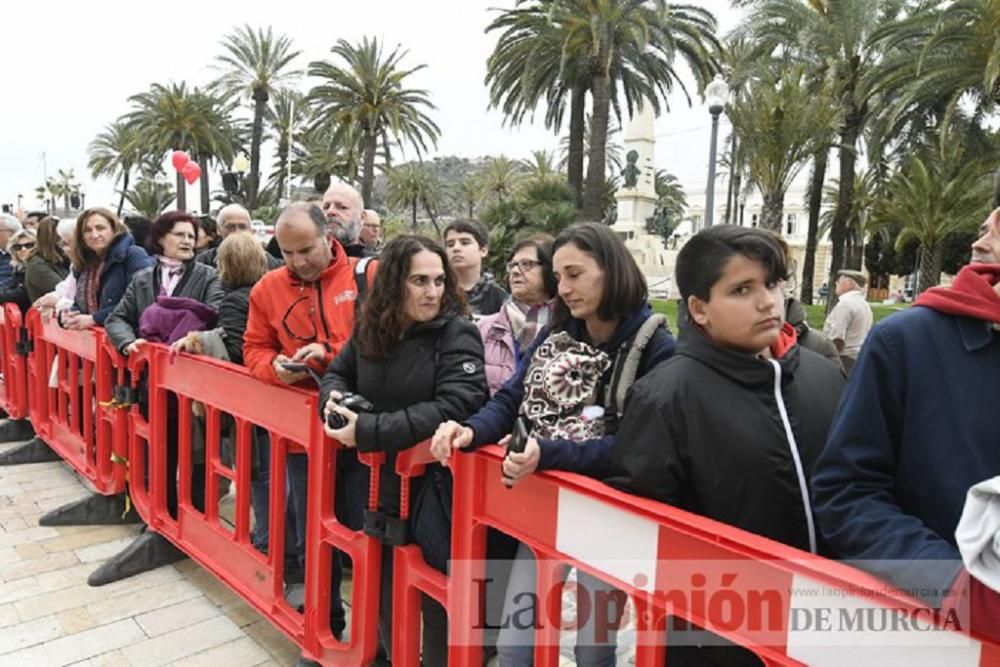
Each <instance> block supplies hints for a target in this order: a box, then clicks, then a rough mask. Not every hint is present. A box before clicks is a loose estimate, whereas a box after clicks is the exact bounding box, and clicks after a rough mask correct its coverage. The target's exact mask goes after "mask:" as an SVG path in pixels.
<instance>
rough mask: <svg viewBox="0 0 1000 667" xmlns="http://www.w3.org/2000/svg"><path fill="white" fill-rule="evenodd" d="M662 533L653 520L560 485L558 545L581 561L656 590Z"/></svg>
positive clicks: (638, 585) (557, 525) (557, 519)
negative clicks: (660, 536) (657, 563)
mask: <svg viewBox="0 0 1000 667" xmlns="http://www.w3.org/2000/svg"><path fill="white" fill-rule="evenodd" d="M659 535H660V528H659V526H658V525H657V524H656V523H655V522H653V521H649V520H647V519H643V518H641V517H639V516H637V515H635V514H632V513H631V512H625V511H622V510H619V509H616V508H614V507H611V506H609V505H607V504H605V503H603V502H601V501H599V500H593V499H591V498H588V497H586V496H584V495H582V494H580V493H577V492H575V491H570V490H567V489H563V488H560V489H559V508H558V512H557V518H556V549H558V550H559V551H560V552H562V553H564V554H566V555H568V556H572V557H573V558H575V559H576V560H578V561H580V562H581V563H586V564H588V565H590V566H592V567H594V568H597V569H598V570H599V571H601V572H606V573H608V574H610V575H612V576H614V577H617V578H619V579H620V580H622V581H625V582H629V583H632V584H634V585H635V586H636V587H637V588H642V589H644V590H647V591H650V592H652V591H653V590H654V589H655V587H656V559H657V555H658V553H659V549H658V547H659Z"/></svg>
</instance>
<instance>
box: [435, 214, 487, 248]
mask: <svg viewBox="0 0 1000 667" xmlns="http://www.w3.org/2000/svg"><path fill="white" fill-rule="evenodd" d="M448 232H455V233H457V234H472V237H473V238H474V239H476V243H478V244H479V247H480V248H487V247H489V245H490V232H489V230H488V229H486V225H484V224H483V223H481V222H479V221H478V220H473V219H471V218H459V219H458V220H453V221H452V222H451V223H449V224H448V226H447V227H445V228H444V234H442V235H441V238H443V239H444V240H446V241H447V240H448Z"/></svg>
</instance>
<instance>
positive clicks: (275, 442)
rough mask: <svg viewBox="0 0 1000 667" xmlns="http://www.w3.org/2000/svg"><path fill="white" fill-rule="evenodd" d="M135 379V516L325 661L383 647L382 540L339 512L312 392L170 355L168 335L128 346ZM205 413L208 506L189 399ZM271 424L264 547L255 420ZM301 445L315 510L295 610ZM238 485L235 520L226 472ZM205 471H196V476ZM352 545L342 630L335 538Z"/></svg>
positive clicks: (348, 659) (370, 654)
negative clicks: (290, 573) (257, 537)
mask: <svg viewBox="0 0 1000 667" xmlns="http://www.w3.org/2000/svg"><path fill="white" fill-rule="evenodd" d="M131 357H132V358H130V360H129V366H130V369H131V370H132V371H133V378H134V381H135V382H137V379H136V378H138V377H139V376H140V375H141V374H145V377H146V379H147V386H148V405H149V408H148V410H149V412H148V415H147V416H145V417H144V416H143V415H142V412H141V411H140V410H139V408H138V406H134V407H133V408H132V411H131V413H130V432H131V439H130V461H131V463H132V466H131V489H132V490H133V493H132V497H133V501H134V503H135V505H136V508H137V510H138V511H139V514H140V516H142V517H143V519H145V520H146V522H147V523H148V524H149V525H150V527H151V528H153V529H154V530H156V531H157V532H159V533H161V534H163V535H164V536H166V537H167V538H168V539H170V540H171V541H172V542H174V543H175V544H176V545H177V546H178V547H179V548H181V549H182V550H183V551H185V552H186V553H187V554H188V555H190V556H191V557H192V558H194V559H195V560H196V561H198V562H199V563H200V564H201V565H202V566H203V567H205V568H206V569H208V570H209V571H211V572H212V573H213V574H214V575H215V576H216V577H218V578H219V579H220V580H222V581H223V582H225V583H226V584H227V585H228V586H229V587H230V588H231V589H233V590H234V591H235V592H236V593H238V594H239V595H240V596H241V597H243V599H245V600H246V601H247V602H248V603H250V604H251V605H253V606H254V607H255V608H256V609H257V610H258V611H260V612H261V613H262V614H263V615H264V616H265V617H267V618H268V619H269V620H270V621H271V622H272V623H273V624H274V625H275V626H276V627H278V628H279V629H281V630H282V631H283V632H285V634H287V635H288V636H289V637H290V638H291V639H292V640H293V641H295V642H296V643H298V644H299V645H300V646H301V647H302V648H303V650H304V652H305V653H306V654H307V655H310V656H311V657H313V658H314V659H317V660H320V661H321V662H323V663H324V664H344V665H349V664H350V665H353V664H365V663H367V662H370V661H371V660H372V659H373V658H374V656H375V652H376V649H377V619H378V591H379V589H378V582H379V565H380V545H379V543H378V542H377V541H376V540H374V539H373V538H370V537H368V536H366V535H363V534H361V533H357V532H354V531H350V530H348V529H347V528H345V527H344V526H342V525H340V524H339V523H338V522H337V521H336V519H335V518H334V516H333V502H332V500H333V497H334V493H333V492H334V485H335V483H336V478H335V470H336V467H335V460H336V457H335V453H336V445H335V444H334V443H331V442H327V441H326V440H325V438H324V435H323V432H322V427H321V425H320V422H319V419H318V417H317V411H316V410H317V408H316V405H317V396H316V393H315V392H305V391H302V390H299V389H295V388H291V387H278V386H273V385H268V384H265V383H263V382H260V381H259V380H257V379H255V378H253V377H252V376H250V375H249V373H248V372H247V371H246V370H245V369H243V368H241V367H238V366H234V365H232V364H229V363H226V362H221V361H217V360H214V359H209V358H206V357H196V356H191V355H187V354H181V355H179V356H173V355H171V354H170V352H169V350H168V349H167V348H166V347H164V346H161V345H154V344H147V345H145V346H143V348H142V349H141V351H140V352H138V353H135V354H133V355H131ZM196 404H201V406H203V410H202V408H197V409H198V410H199V412H202V411H203V413H204V424H205V428H204V432H205V434H206V436H207V437H206V438H205V447H204V460H205V469H206V471H207V473H206V474H207V480H205V488H206V492H205V510H204V511H201V510H199V509H198V508H196V507H195V505H194V503H193V502H192V474H193V471H194V462H195V455H194V453H193V438H192V425H193V424H194V423H195V421H196V420H197V419H200V417H197V416H195V415H193V414H192V407H194V406H195V405H196ZM172 419H173V420H176V424H177V433H178V437H177V442H176V445H175V446H176V447H177V448H178V449H177V453H178V473H177V483H178V507H177V511H176V516H172V515H171V512H170V511H169V510H168V507H167V490H166V489H167V483H168V482H173V480H167V479H166V474H165V471H166V467H167V450H168V447H169V446H171V445H170V444H169V443H168V437H167V433H168V429H167V426H168V422H169V421H170V420H172ZM223 421H226V422H230V421H231V423H232V429H233V432H234V433H235V467H234V468H233V467H230V466H229V465H227V464H225V463H224V462H223V460H222V453H221V441H222V438H221V436H220V432H221V430H222V429H221V425H222V423H223ZM255 428H259V429H263V430H266V431H267V432H268V433H269V435H270V450H271V458H270V466H271V468H270V479H271V482H270V498H269V506H270V529H269V535H270V541H269V542H270V543H269V548H268V553H267V554H264V553H261V552H259V551H258V550H257V549H255V548H254V546H253V545H252V543H251V542H250V482H251V455H252V451H251V449H252V446H253V443H252V440H253V437H252V432H253V430H254V429H255ZM289 451H292V452H293V453H305V455H306V456H307V457H308V461H309V463H308V465H309V516H308V519H307V521H308V528H307V542H306V573H305V611H304V613H299V612H298V611H297V610H295V609H293V608H292V607H291V606H290V605H289V604H288V603H287V602H286V600H285V598H284V595H283V580H284V578H283V570H284V563H283V554H284V551H285V550H284V539H285V497H286V488H285V469H286V457H287V455H288V453H289ZM221 478H226V479H229V480H231V481H232V483H233V484H234V485H235V490H236V506H235V529H230V528H229V527H228V526H227V525H225V524H224V523H223V522H222V521H220V517H219V511H218V505H219V481H220V479H221ZM196 483H198V482H196ZM334 548H336V549H338V550H340V551H343V552H345V553H346V554H347V555H348V556H349V557H350V558H351V559H352V561H353V564H354V570H353V571H354V581H353V589H352V602H353V604H352V619H351V625H350V634H349V639H348V641H346V642H340V641H337V640H336V639H335V638H334V637H333V635H332V633H331V631H330V628H329V621H328V619H329V615H330V613H329V610H330V577H331V558H332V554H333V552H332V550H333V549H334Z"/></svg>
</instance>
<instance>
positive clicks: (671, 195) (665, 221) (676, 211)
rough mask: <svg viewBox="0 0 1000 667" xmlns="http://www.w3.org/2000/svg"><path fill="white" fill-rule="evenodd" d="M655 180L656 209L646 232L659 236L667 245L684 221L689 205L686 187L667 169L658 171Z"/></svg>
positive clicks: (647, 221) (649, 219) (648, 222)
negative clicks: (675, 230)
mask: <svg viewBox="0 0 1000 667" xmlns="http://www.w3.org/2000/svg"><path fill="white" fill-rule="evenodd" d="M654 178H655V186H654V187H655V189H656V197H657V201H656V209H655V210H654V211H653V217H651V218H648V219H647V220H646V231H648V232H649V233H650V234H654V235H656V236H659V237H660V238H661V239H663V241H664V243H666V242H668V241H669V240H670V237H671V236H672V235H673V233H674V229H676V228H677V225H678V224H679V223H680V222H681V220H683V219H684V211H685V209H687V205H688V204H687V195H685V194H684V186H682V185H681V184H680V182H679V181H678V180H677V177H676V176H674V175H673V174H671V173H669V172H668V171H666V170H665V169H657V170H656V173H655V174H654Z"/></svg>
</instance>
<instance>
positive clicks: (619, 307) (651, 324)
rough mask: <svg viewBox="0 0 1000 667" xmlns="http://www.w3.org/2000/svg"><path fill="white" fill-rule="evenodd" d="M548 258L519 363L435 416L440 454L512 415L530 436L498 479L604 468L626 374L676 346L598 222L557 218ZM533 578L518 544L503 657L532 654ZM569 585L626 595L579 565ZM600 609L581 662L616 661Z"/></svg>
mask: <svg viewBox="0 0 1000 667" xmlns="http://www.w3.org/2000/svg"><path fill="white" fill-rule="evenodd" d="M552 265H553V272H554V273H555V275H556V277H557V280H558V293H559V299H558V300H557V301H556V304H555V308H554V310H553V314H552V318H551V322H550V323H549V325H548V326H547V327H545V329H544V330H543V331H542V332H541V333H540V334H539V335H538V337H537V338H536V339H535V342H534V343H532V345H531V346H530V347H529V348H528V349H527V350H525V352H524V363H521V364H519V365H518V367H517V370H516V371H515V373H514V375H513V376H512V377H511V379H510V381H508V382H507V383H506V384H505V385H503V387H502V388H501V389H500V390H499V391H498V392H497V393H496V395H494V396H493V398H492V399H491V400H490V402H489V403H487V404H486V405H485V406H484V407H483V409H482V410H480V411H479V412H478V413H476V414H475V415H473V416H472V417H471V418H469V419H468V420H467V421H466V422H465V424H458V423H456V422H446V423H444V424H442V425H441V426H440V427H439V428H438V430H437V432H436V433H435V435H434V439H433V442H432V446H431V450H432V452H433V453H434V455H435V456H436V457H437V458H438V459H439V460H441V461H447V460H448V458H449V457H450V456H451V455H452V453H453V452H454V450H456V449H463V448H467V447H472V446H476V445H480V444H486V443H492V442H498V443H499V444H500V445H505V444H508V443H509V442H510V434H511V433H512V432H514V429H515V425H516V424H518V423H520V425H521V426H523V427H524V430H525V431H527V437H526V438H525V442H524V448H523V451H521V452H508V454H507V458H506V459H505V460H504V463H503V475H504V479H503V483H504V484H505V485H506V486H513V485H514V484H516V483H517V482H518V481H519V480H521V479H523V478H524V477H525V476H527V475H530V474H531V473H533V472H534V471H536V470H566V471H569V472H576V473H580V474H583V475H587V476H588V477H594V478H597V479H602V478H603V477H604V476H606V475H607V474H608V472H609V471H610V470H611V466H612V463H613V449H614V445H615V431H616V430H617V424H618V421H619V419H620V417H621V414H622V412H623V411H624V408H625V405H624V396H625V394H626V391H627V388H628V387H627V385H628V384H629V383H630V382H631V381H634V379H636V378H637V377H642V376H643V375H645V374H646V373H648V372H649V371H650V370H652V369H653V368H654V367H656V365H657V364H659V363H660V362H662V361H664V360H666V359H667V358H669V357H670V355H671V354H673V351H674V339H673V337H672V336H671V335H670V333H669V331H668V330H667V329H666V328H665V327H663V326H662V323H663V321H662V319H660V318H659V317H658V316H655V315H653V313H652V309H651V308H650V306H649V303H648V302H647V289H646V280H645V278H644V276H643V275H642V272H641V271H640V270H639V267H638V265H636V263H635V260H634V259H633V258H632V255H631V254H630V253H629V251H628V250H627V249H626V248H625V244H624V243H623V242H622V240H621V239H620V238H618V236H616V235H615V234H614V233H613V232H611V231H610V230H609V229H608V227H607V226H606V225H603V224H599V223H592V222H585V223H580V224H576V225H573V226H571V227H569V228H567V229H565V230H564V231H563V232H562V233H560V234H559V236H558V237H557V238H556V240H555V243H554V244H553V254H552ZM626 369H631V371H627V370H626ZM627 375H630V377H629V378H628V380H621V379H620V378H623V377H625V376H627ZM613 378H614V379H613ZM535 580H536V568H535V562H534V557H533V555H532V551H531V549H530V548H528V547H526V546H524V545H521V546H520V548H519V549H518V552H517V558H516V560H515V562H514V566H513V571H512V573H511V576H510V583H509V584H508V586H507V595H506V600H505V602H504V611H503V623H502V624H501V629H500V639H499V642H498V646H497V648H498V650H499V654H500V665H501V666H504V667H506V666H513V665H518V666H521V665H531V664H533V656H534V647H533V644H534V639H535V636H534V635H535V623H534V619H535V618H538V619H539V620H541V618H542V616H541V615H539V613H538V612H539V610H538V609H535V608H534V607H533V600H534V599H535V588H536V585H535ZM577 584H578V585H579V586H580V587H582V588H584V589H586V590H587V591H588V593H589V594H590V596H591V599H593V600H606V601H608V602H616V603H617V602H618V601H619V598H621V597H623V596H621V595H615V594H614V589H613V588H612V587H611V586H609V585H608V584H605V583H603V582H601V581H600V580H598V579H595V578H593V577H591V576H589V575H587V574H586V573H584V572H579V573H578V574H577ZM546 593H547V592H545V591H543V594H542V597H541V599H543V600H544V599H546V597H547V596H546ZM622 606H623V605H618V609H616V610H606V611H608V615H607V616H606V617H605V618H607V619H609V620H613V619H620V618H621V613H622V611H623V609H622ZM598 616H599V614H598V612H597V610H596V609H593V610H591V613H590V614H589V617H588V618H586V619H585V618H583V615H582V614H581V618H580V619H579V626H580V629H579V632H578V634H577V644H576V662H577V664H578V665H581V666H584V667H596V666H606V665H607V666H610V665H614V664H615V650H616V636H615V630H616V628H614V627H611V628H607V627H603V628H598V627H596V625H597V624H596V623H595V622H594V619H595V618H597V617H598Z"/></svg>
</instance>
